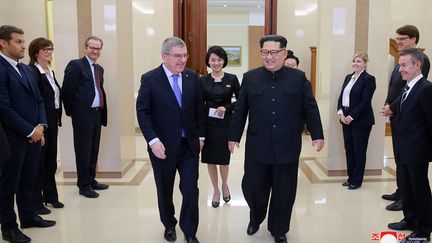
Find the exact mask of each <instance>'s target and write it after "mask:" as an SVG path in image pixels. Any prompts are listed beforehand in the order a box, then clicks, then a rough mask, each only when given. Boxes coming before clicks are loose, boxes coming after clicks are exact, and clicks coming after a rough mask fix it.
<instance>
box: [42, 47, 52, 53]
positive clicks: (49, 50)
mask: <svg viewBox="0 0 432 243" xmlns="http://www.w3.org/2000/svg"><path fill="white" fill-rule="evenodd" d="M42 51H43V52H45V53H53V51H54V48H52V47H45V48H43V49H42Z"/></svg>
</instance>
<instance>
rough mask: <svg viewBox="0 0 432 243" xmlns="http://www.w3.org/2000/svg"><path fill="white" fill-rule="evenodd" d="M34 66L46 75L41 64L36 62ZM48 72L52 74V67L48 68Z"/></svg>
mask: <svg viewBox="0 0 432 243" xmlns="http://www.w3.org/2000/svg"><path fill="white" fill-rule="evenodd" d="M34 65H35V66H36V67H37V68H38V69H39V72H40V73H42V74H45V70H44V69H43V67H42V66H41V65H40V64H39V63H37V62H35V64H34ZM48 72H51V67H50V66H48Z"/></svg>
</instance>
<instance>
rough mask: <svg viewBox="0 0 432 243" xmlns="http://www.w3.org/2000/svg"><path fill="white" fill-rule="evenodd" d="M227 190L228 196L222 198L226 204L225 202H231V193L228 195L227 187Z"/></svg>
mask: <svg viewBox="0 0 432 243" xmlns="http://www.w3.org/2000/svg"><path fill="white" fill-rule="evenodd" d="M227 190H228V196H226V197H225V196H224V197H223V200H224V201H225V202H226V203H227V202H229V201H230V200H231V193H230V191H229V188H228V187H227Z"/></svg>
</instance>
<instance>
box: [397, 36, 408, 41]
mask: <svg viewBox="0 0 432 243" xmlns="http://www.w3.org/2000/svg"><path fill="white" fill-rule="evenodd" d="M406 39H410V37H409V36H408V37H396V38H395V40H396V41H404V40H406Z"/></svg>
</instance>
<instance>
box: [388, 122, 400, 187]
mask: <svg viewBox="0 0 432 243" xmlns="http://www.w3.org/2000/svg"><path fill="white" fill-rule="evenodd" d="M395 123H396V121H395V120H394V119H393V118H392V117H390V128H391V132H392V144H393V155H394V160H395V164H396V192H395V193H396V194H397V195H399V196H400V190H399V183H400V182H399V179H398V176H397V168H398V164H399V161H398V159H397V156H396V153H397V152H396V149H397V140H396V126H395Z"/></svg>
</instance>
